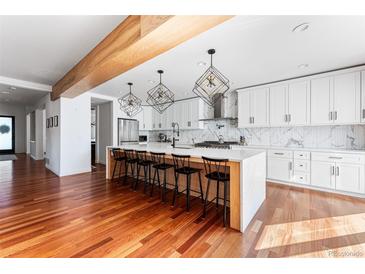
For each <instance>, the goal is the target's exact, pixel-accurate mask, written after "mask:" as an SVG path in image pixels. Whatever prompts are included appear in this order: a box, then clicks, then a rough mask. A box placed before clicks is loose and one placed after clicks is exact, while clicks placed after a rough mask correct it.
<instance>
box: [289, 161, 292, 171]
mask: <svg viewBox="0 0 365 274" xmlns="http://www.w3.org/2000/svg"><path fill="white" fill-rule="evenodd" d="M289 170H293V163H292V162H289Z"/></svg>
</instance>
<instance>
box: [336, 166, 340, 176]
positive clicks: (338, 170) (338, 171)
mask: <svg viewBox="0 0 365 274" xmlns="http://www.w3.org/2000/svg"><path fill="white" fill-rule="evenodd" d="M339 175H340V167H336V176H339Z"/></svg>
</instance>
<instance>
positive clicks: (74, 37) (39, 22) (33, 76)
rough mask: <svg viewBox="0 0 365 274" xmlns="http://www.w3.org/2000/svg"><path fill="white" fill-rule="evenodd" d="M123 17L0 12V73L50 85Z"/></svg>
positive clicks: (123, 17) (123, 16)
mask: <svg viewBox="0 0 365 274" xmlns="http://www.w3.org/2000/svg"><path fill="white" fill-rule="evenodd" d="M125 18H126V16H125V15H117V16H94V15H93V16H79V15H78V16H0V75H1V76H6V77H11V78H15V79H21V80H25V81H31V82H35V83H41V84H48V85H53V84H54V83H56V82H57V80H59V79H60V78H61V77H62V76H63V75H65V74H66V72H67V71H69V70H70V69H71V68H72V67H73V66H74V65H75V64H77V62H78V61H80V60H81V59H82V58H83V57H84V56H85V55H86V54H87V53H88V52H89V51H90V50H91V49H93V48H94V47H95V46H96V45H97V44H98V43H99V42H100V41H101V40H102V39H103V38H104V37H105V36H106V35H107V34H109V33H110V32H111V31H112V30H113V29H114V28H115V27H116V26H117V25H118V24H119V23H121V22H122V21H123V20H124V19H125Z"/></svg>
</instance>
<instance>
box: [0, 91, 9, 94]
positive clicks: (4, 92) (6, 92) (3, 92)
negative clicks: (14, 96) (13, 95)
mask: <svg viewBox="0 0 365 274" xmlns="http://www.w3.org/2000/svg"><path fill="white" fill-rule="evenodd" d="M1 93H2V94H10V91H2V92H1Z"/></svg>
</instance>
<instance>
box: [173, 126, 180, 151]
mask: <svg viewBox="0 0 365 274" xmlns="http://www.w3.org/2000/svg"><path fill="white" fill-rule="evenodd" d="M176 127H177V130H176ZM175 133H176V135H177V137H179V136H180V126H179V123H176V122H175V123H172V145H171V146H172V147H173V148H175V145H176V141H179V139H177V138H175Z"/></svg>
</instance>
